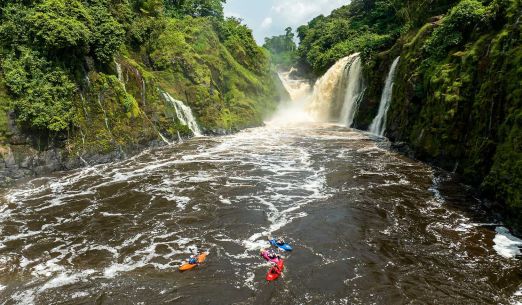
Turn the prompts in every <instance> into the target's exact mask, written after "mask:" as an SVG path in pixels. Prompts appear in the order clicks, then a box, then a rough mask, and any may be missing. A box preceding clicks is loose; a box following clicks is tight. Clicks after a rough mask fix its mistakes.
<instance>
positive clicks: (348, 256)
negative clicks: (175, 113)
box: [0, 124, 522, 305]
mask: <svg viewBox="0 0 522 305" xmlns="http://www.w3.org/2000/svg"><path fill="white" fill-rule="evenodd" d="M388 146H389V143H388V142H386V141H385V140H382V139H380V138H375V137H373V136H371V135H369V134H368V133H363V132H359V131H355V130H352V129H348V128H345V127H339V126H336V125H331V124H307V125H300V126H297V125H296V126H286V125H273V126H266V127H261V128H254V129H249V130H245V131H242V132H240V133H238V134H235V135H229V136H224V137H199V138H193V139H191V140H188V141H186V142H184V143H182V144H176V145H171V146H167V147H163V148H158V149H152V150H149V151H146V152H144V153H142V154H140V155H138V156H135V157H133V158H131V159H128V160H126V161H122V162H119V163H112V164H106V165H98V166H94V167H89V168H85V169H81V170H77V171H73V172H67V173H58V174H55V175H52V176H50V177H44V178H38V179H34V180H31V181H25V182H20V183H19V184H18V185H16V186H15V187H13V188H12V189H9V190H7V191H5V193H4V194H3V196H2V204H1V205H0V303H1V304H212V305H214V304H516V302H519V301H520V294H521V292H520V291H519V289H520V286H521V284H522V274H521V267H522V264H521V262H520V261H519V260H516V259H513V258H508V257H503V256H501V255H499V254H498V253H497V251H495V250H494V247H495V243H494V239H495V238H498V235H497V234H496V233H495V231H494V230H493V229H491V228H488V227H487V226H483V225H481V224H483V223H488V222H491V219H488V217H487V216H486V213H485V212H484V211H483V210H482V208H481V204H480V201H479V200H477V199H475V198H474V196H473V194H472V193H471V192H470V190H469V189H468V188H466V187H465V186H463V185H460V184H459V183H457V182H455V181H454V180H453V179H452V178H451V176H450V175H448V174H446V173H444V172H440V171H436V170H434V169H433V168H431V167H429V166H427V165H425V164H423V163H421V162H417V161H413V160H411V159H408V158H406V157H404V156H402V155H399V154H397V153H394V152H392V151H390V150H389V149H388ZM268 234H273V235H274V236H279V235H283V236H285V238H286V239H287V240H288V242H289V243H291V244H292V245H293V246H294V248H295V250H294V251H293V252H292V253H291V254H288V255H285V256H286V269H285V272H284V274H283V277H282V278H281V279H279V280H278V281H277V282H274V283H271V284H268V283H267V282H266V281H265V280H264V275H265V274H266V272H267V270H268V269H269V265H268V264H267V263H265V262H264V261H263V260H262V259H261V258H260V257H259V250H260V249H261V248H263V247H268V243H267V241H266V239H267V235H268ZM196 250H197V251H200V250H208V251H209V252H210V255H209V257H208V260H207V262H206V263H205V264H204V265H202V266H199V267H197V269H196V270H193V271H190V272H185V273H180V272H178V271H177V267H178V266H179V263H180V262H181V261H182V260H183V259H185V258H186V257H187V256H188V255H190V253H192V252H193V251H196ZM517 291H519V292H517ZM517 298H518V299H517Z"/></svg>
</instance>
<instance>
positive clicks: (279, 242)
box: [276, 237, 286, 246]
mask: <svg viewBox="0 0 522 305" xmlns="http://www.w3.org/2000/svg"><path fill="white" fill-rule="evenodd" d="M276 243H277V244H278V245H280V246H282V245H284V244H286V243H285V240H284V239H283V238H281V237H279V238H278V239H277V240H276Z"/></svg>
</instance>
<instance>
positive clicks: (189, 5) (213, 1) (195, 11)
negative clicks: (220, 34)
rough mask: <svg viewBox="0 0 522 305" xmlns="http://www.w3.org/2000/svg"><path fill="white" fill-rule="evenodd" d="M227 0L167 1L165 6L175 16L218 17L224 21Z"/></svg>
mask: <svg viewBox="0 0 522 305" xmlns="http://www.w3.org/2000/svg"><path fill="white" fill-rule="evenodd" d="M225 2H226V0H165V6H166V8H167V10H169V11H170V12H171V13H172V14H173V15H175V16H183V15H189V16H193V17H217V18H220V19H223V16H224V13H223V4H224V3H225Z"/></svg>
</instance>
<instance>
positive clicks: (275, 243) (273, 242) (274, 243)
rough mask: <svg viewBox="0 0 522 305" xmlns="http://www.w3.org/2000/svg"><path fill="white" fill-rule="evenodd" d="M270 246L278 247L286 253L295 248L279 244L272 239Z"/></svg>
mask: <svg viewBox="0 0 522 305" xmlns="http://www.w3.org/2000/svg"><path fill="white" fill-rule="evenodd" d="M269 242H270V244H271V245H272V246H274V247H278V248H279V249H283V250H285V251H292V250H293V248H292V247H291V246H290V245H289V244H282V245H280V244H278V243H277V241H276V240H275V239H270V240H269Z"/></svg>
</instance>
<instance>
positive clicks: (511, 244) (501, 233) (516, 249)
mask: <svg viewBox="0 0 522 305" xmlns="http://www.w3.org/2000/svg"><path fill="white" fill-rule="evenodd" d="M495 231H496V232H497V234H496V236H495V238H494V239H493V242H494V243H495V245H494V246H493V249H495V251H497V253H498V254H499V255H501V256H503V257H505V258H515V257H516V256H518V255H521V251H520V248H521V247H522V240H521V239H519V238H517V237H515V236H513V235H512V234H511V233H510V232H509V230H508V229H507V228H505V227H497V228H496V229H495Z"/></svg>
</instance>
